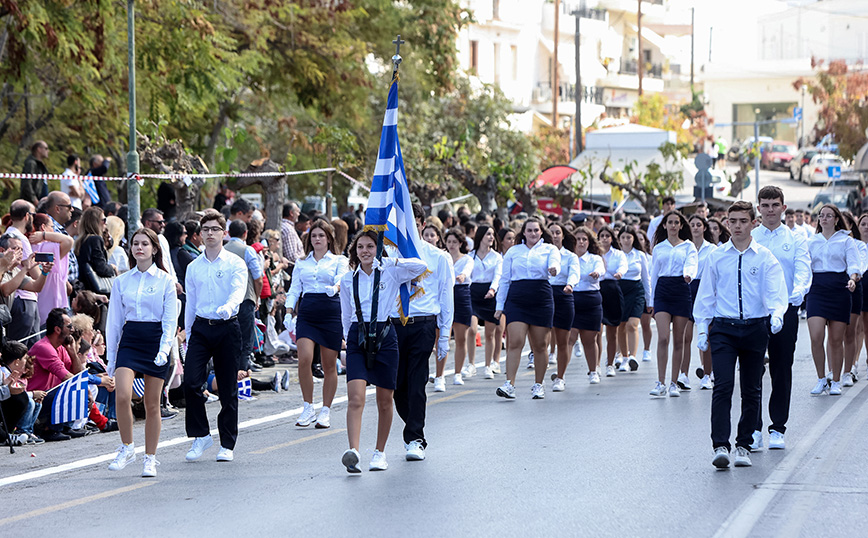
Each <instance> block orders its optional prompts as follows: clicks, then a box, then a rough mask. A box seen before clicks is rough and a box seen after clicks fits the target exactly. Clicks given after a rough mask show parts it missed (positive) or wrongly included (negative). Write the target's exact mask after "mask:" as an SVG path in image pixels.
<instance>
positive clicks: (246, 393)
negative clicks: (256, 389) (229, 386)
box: [238, 377, 253, 400]
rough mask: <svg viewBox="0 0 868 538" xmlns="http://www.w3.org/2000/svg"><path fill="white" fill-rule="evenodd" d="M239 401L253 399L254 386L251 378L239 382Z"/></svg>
mask: <svg viewBox="0 0 868 538" xmlns="http://www.w3.org/2000/svg"><path fill="white" fill-rule="evenodd" d="M238 399H239V400H252V399H253V385H252V384H251V382H250V378H249V377H245V378H244V379H242V380H241V381H239V382H238Z"/></svg>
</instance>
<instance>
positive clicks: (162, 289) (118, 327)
mask: <svg viewBox="0 0 868 538" xmlns="http://www.w3.org/2000/svg"><path fill="white" fill-rule="evenodd" d="M130 254H131V255H132V258H133V259H134V260H135V262H136V265H135V268H134V269H132V270H131V271H127V272H126V273H124V274H122V275H120V276H119V277H117V278H116V279H115V281H114V283H113V284H112V293H111V299H110V301H109V308H108V319H107V321H106V341H107V345H106V359H107V361H108V368H107V373H108V375H109V376H114V378H115V398H116V400H115V401H116V409H117V421H118V430H120V434H121V442H122V443H123V444H122V445H121V446H120V447H119V448H118V453H117V456H115V459H114V460H113V461H112V462H111V464H109V470H111V471H119V470H121V469H123V468H124V467H126V466H127V465H128V464H129V463H131V462H133V461H134V460H135V459H136V452H135V444H134V443H133V410H132V407H131V406H130V400H131V399H132V394H133V379H135V376H136V373H140V374H143V375H144V379H145V395H144V402H145V463H144V466H143V469H142V476H143V477H153V476H156V475H157V465H159V462H157V458H156V454H157V444H158V443H159V441H160V426H161V424H160V423H161V417H160V396H161V394H162V391H163V382H164V380H165V378H166V372H167V370H168V368H169V366H168V363H169V360H168V357H169V350H170V349H171V348H172V340H173V339H174V338H175V333H176V332H177V327H178V313H177V304H176V303H177V294H176V292H175V279H174V278H173V277H172V276H171V275H169V273H168V272H167V271H166V269H165V268H164V267H163V255H162V252H161V249H160V241H159V240H158V238H157V234H156V233H154V232H153V230H150V229H149V228H139V229H138V230H137V231H136V233H135V234H133V237H132V240H131V241H130Z"/></svg>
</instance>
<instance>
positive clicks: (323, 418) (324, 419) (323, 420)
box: [315, 406, 331, 430]
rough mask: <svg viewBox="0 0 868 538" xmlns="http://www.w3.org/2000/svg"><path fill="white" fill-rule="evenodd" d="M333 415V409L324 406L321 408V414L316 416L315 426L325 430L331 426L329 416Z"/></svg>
mask: <svg viewBox="0 0 868 538" xmlns="http://www.w3.org/2000/svg"><path fill="white" fill-rule="evenodd" d="M330 416H331V409H329V408H328V407H326V406H322V407H321V408H320V410H319V415H317V417H316V424H315V427H316V428H318V429H320V430H325V429H328V428H330V427H331V420H329V417H330Z"/></svg>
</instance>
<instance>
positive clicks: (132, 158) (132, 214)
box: [127, 0, 141, 238]
mask: <svg viewBox="0 0 868 538" xmlns="http://www.w3.org/2000/svg"><path fill="white" fill-rule="evenodd" d="M127 44H128V50H127V60H128V61H129V70H130V76H129V100H130V151H129V152H128V153H127V174H128V179H127V206H128V207H129V233H130V238H132V234H133V233H135V231H136V230H137V229H138V227H139V217H140V215H141V208H140V206H139V182H138V181H137V180H136V179H133V178H132V175H134V174H138V173H139V150H138V147H137V140H136V2H135V0H127Z"/></svg>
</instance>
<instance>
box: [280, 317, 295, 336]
mask: <svg viewBox="0 0 868 538" xmlns="http://www.w3.org/2000/svg"><path fill="white" fill-rule="evenodd" d="M296 320H298V317H296V316H292V317H289V318H287V319H285V320H283V325H284V326H285V327H286V330H287V331H289V333H290V334H295V325H296Z"/></svg>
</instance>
